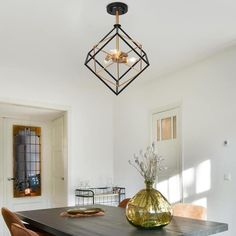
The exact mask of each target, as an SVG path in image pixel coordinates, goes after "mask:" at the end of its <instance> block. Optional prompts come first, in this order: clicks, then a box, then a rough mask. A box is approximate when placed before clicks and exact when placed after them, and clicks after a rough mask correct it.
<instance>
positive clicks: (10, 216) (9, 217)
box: [2, 207, 25, 235]
mask: <svg viewBox="0 0 236 236" xmlns="http://www.w3.org/2000/svg"><path fill="white" fill-rule="evenodd" d="M2 216H3V219H4V221H5V223H6V225H7V227H8V229H9V231H10V233H11V235H13V234H12V231H11V225H12V224H13V223H16V224H18V225H20V226H21V227H23V228H25V226H24V224H23V223H22V221H21V220H20V218H19V217H18V216H17V215H16V214H15V213H14V212H12V211H10V210H9V209H7V208H6V207H2Z"/></svg>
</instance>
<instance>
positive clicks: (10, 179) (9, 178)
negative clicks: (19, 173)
mask: <svg viewBox="0 0 236 236" xmlns="http://www.w3.org/2000/svg"><path fill="white" fill-rule="evenodd" d="M7 180H8V181H14V180H16V178H13V177H8V178H7Z"/></svg>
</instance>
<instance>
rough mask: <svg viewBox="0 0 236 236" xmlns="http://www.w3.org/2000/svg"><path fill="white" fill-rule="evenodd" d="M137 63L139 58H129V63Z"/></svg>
mask: <svg viewBox="0 0 236 236" xmlns="http://www.w3.org/2000/svg"><path fill="white" fill-rule="evenodd" d="M136 61H137V58H135V57H130V58H128V63H135V62H136Z"/></svg>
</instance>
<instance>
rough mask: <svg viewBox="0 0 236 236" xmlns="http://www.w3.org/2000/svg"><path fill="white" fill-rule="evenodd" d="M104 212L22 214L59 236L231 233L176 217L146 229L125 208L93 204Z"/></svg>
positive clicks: (209, 223) (222, 227)
mask: <svg viewBox="0 0 236 236" xmlns="http://www.w3.org/2000/svg"><path fill="white" fill-rule="evenodd" d="M86 207H88V208H89V207H97V208H102V209H103V210H104V215H99V216H89V217H88V216H82V217H68V216H65V215H64V216H62V215H63V213H65V212H67V211H68V210H71V209H72V210H74V209H77V208H78V206H72V207H60V208H48V209H39V210H29V211H19V212H16V214H17V215H18V216H19V217H20V218H21V220H23V221H25V222H27V223H29V224H30V225H32V226H34V227H35V228H38V229H41V230H44V231H46V232H48V233H51V234H53V235H56V236H173V235H189V236H190V235H191V236H205V235H212V234H217V233H220V232H223V231H227V230H228V224H226V223H219V222H213V221H208V220H197V219H190V218H184V217H177V216H173V218H172V220H171V222H170V224H168V225H166V226H164V227H160V228H155V229H142V228H137V227H135V226H133V225H131V224H130V223H129V222H128V221H127V219H126V216H125V209H123V208H120V207H114V206H105V205H92V206H86Z"/></svg>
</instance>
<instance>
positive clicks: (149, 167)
mask: <svg viewBox="0 0 236 236" xmlns="http://www.w3.org/2000/svg"><path fill="white" fill-rule="evenodd" d="M163 160H164V159H163V158H162V157H161V156H158V154H157V153H156V144H155V142H153V143H152V146H149V147H147V149H146V152H145V153H143V151H142V150H141V151H140V152H139V156H137V155H136V154H134V161H131V160H129V164H130V165H132V166H133V167H134V168H135V169H136V170H137V171H138V172H139V173H140V174H141V175H142V176H143V177H144V179H145V182H155V180H156V178H157V175H158V172H159V171H162V170H165V169H166V167H165V166H163V164H162V162H163Z"/></svg>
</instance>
